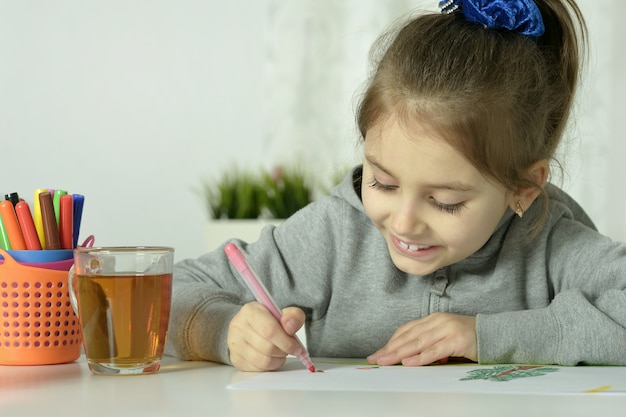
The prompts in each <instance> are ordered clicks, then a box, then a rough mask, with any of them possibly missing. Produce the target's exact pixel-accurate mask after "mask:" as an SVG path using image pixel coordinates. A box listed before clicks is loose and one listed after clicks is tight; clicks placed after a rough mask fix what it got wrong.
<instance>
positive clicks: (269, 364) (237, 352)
mask: <svg viewBox="0 0 626 417" xmlns="http://www.w3.org/2000/svg"><path fill="white" fill-rule="evenodd" d="M295 310H299V309H295ZM300 312H301V313H302V316H304V313H303V312H302V311H301V310H300ZM300 317H301V316H300V313H299V312H297V311H291V310H290V311H289V312H288V314H286V317H283V319H284V321H285V323H284V324H283V320H281V323H279V322H278V321H277V320H276V319H275V318H274V317H273V316H272V315H271V313H270V312H269V311H268V310H267V309H266V308H265V307H263V306H262V305H260V304H259V303H256V302H253V303H249V304H246V305H244V306H243V307H242V308H241V310H240V311H239V313H237V314H236V315H235V317H233V319H232V320H231V322H230V324H229V329H228V336H227V339H226V341H227V344H228V348H229V353H230V360H231V363H232V364H233V366H235V367H236V368H238V369H240V370H244V371H270V370H276V369H278V368H280V367H281V366H282V365H283V364H284V363H285V359H286V357H287V355H288V354H291V355H298V354H300V352H301V347H300V344H299V343H298V342H297V340H296V339H295V338H294V337H293V334H289V332H291V330H292V329H295V331H297V330H298V329H299V328H300V327H301V326H302V324H301V322H300V320H301V318H300ZM303 322H304V320H302V323H303ZM283 326H287V327H288V329H284V328H283Z"/></svg>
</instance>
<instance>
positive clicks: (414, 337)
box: [368, 313, 477, 366]
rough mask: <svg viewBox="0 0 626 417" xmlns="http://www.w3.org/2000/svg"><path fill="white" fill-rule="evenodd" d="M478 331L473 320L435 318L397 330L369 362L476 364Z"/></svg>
mask: <svg viewBox="0 0 626 417" xmlns="http://www.w3.org/2000/svg"><path fill="white" fill-rule="evenodd" d="M475 328H476V321H475V318H474V317H469V316H460V315H455V314H447V313H437V314H432V315H430V316H428V317H425V318H423V319H420V320H415V321H412V322H409V323H407V324H405V325H403V326H401V327H400V328H398V330H397V331H396V332H395V333H394V334H393V336H392V337H391V338H390V339H389V341H388V342H387V344H386V345H385V346H384V347H383V348H382V349H380V350H378V351H377V352H375V353H374V354H372V355H370V356H369V357H368V362H370V363H375V364H378V365H393V364H397V363H402V364H403V365H406V366H419V365H428V364H430V363H434V362H439V363H445V362H447V360H448V358H449V357H465V358H467V359H470V360H473V361H476V359H477V358H476V330H475Z"/></svg>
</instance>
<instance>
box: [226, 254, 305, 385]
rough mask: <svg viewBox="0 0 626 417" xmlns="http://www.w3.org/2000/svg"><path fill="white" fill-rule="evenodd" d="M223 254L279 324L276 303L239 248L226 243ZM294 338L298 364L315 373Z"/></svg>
mask: <svg viewBox="0 0 626 417" xmlns="http://www.w3.org/2000/svg"><path fill="white" fill-rule="evenodd" d="M224 252H226V256H228V260H229V261H230V263H231V264H233V266H234V267H235V269H237V271H238V272H239V274H240V275H241V277H242V278H243V280H244V282H245V283H246V285H247V286H248V288H249V289H250V291H252V294H254V298H256V300H257V301H258V302H259V303H261V304H263V306H264V307H265V308H267V309H268V310H269V311H270V313H272V316H274V318H276V320H278V321H279V322H280V318H281V316H282V314H281V313H280V310H279V309H278V306H277V305H276V302H275V301H274V299H273V298H272V296H271V295H270V294H269V293H268V292H267V288H265V285H263V283H262V282H261V281H260V280H259V278H258V277H257V275H256V274H255V273H254V271H253V270H252V268H251V267H250V265H249V264H248V261H246V258H245V257H244V256H243V253H241V251H240V250H239V248H238V247H237V246H235V245H233V244H232V243H228V244H227V245H226V246H225V247H224ZM294 337H295V338H296V340H297V341H298V343H300V347H302V353H300V354H299V355H298V359H300V362H302V363H303V364H304V366H306V368H307V369H308V370H309V371H310V372H315V365H313V362H311V358H310V357H309V352H308V351H307V350H306V347H305V346H304V344H302V342H301V341H300V339H298V336H294Z"/></svg>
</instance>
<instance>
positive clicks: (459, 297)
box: [168, 0, 626, 371]
mask: <svg viewBox="0 0 626 417" xmlns="http://www.w3.org/2000/svg"><path fill="white" fill-rule="evenodd" d="M440 6H441V8H442V13H441V14H432V15H423V16H419V17H416V18H414V19H412V20H410V21H408V23H406V24H405V25H404V26H403V27H401V28H400V29H399V30H398V31H396V32H394V33H393V34H390V35H387V36H383V37H382V38H381V40H380V42H379V43H378V46H379V47H380V48H382V53H381V54H380V58H379V59H378V60H377V62H376V66H375V71H374V73H373V75H372V78H371V80H370V82H369V85H368V87H367V89H366V91H365V94H364V96H363V97H362V101H361V104H360V106H359V109H358V115H357V120H358V126H359V129H360V132H361V134H362V137H363V139H364V142H363V149H364V156H363V164H362V165H361V166H358V167H356V168H354V169H353V170H352V172H350V174H349V175H348V176H347V177H346V178H345V179H344V181H343V182H342V183H341V184H340V185H339V186H338V187H337V188H336V189H335V190H334V191H333V193H332V195H331V196H329V197H327V198H324V199H321V200H319V201H317V202H315V203H313V204H311V205H309V206H308V207H306V208H305V209H303V210H301V211H299V212H298V213H296V214H295V215H294V216H292V217H291V218H290V219H288V220H287V221H286V222H285V223H283V224H282V225H281V226H279V227H277V228H273V227H271V226H270V227H267V228H266V229H264V230H263V232H262V234H261V237H260V239H259V240H258V241H257V242H255V243H252V244H247V243H245V242H242V241H239V240H235V243H236V244H237V245H238V246H240V247H241V249H242V250H243V251H244V252H245V253H246V254H247V257H248V260H249V261H250V263H251V264H252V265H253V266H254V268H255V269H256V271H257V272H258V273H259V275H260V276H261V278H262V279H264V280H265V285H266V286H267V287H268V290H269V292H270V293H271V294H273V296H274V298H275V299H276V301H277V303H278V305H280V306H292V307H288V308H285V309H284V310H283V317H282V319H281V321H280V322H278V321H277V320H275V319H274V318H273V317H272V316H271V314H270V313H269V312H268V311H267V310H266V309H265V308H264V307H262V306H261V305H260V304H258V303H256V302H252V300H253V298H252V294H250V292H249V291H248V289H247V288H246V287H245V285H244V284H243V283H242V282H241V280H240V279H239V277H238V276H237V272H236V271H235V270H234V269H233V268H232V267H231V266H230V265H229V263H228V261H227V259H226V256H225V255H224V253H223V251H222V250H217V251H215V252H213V253H209V254H207V255H204V256H202V257H200V258H198V259H196V260H186V261H183V262H181V263H179V264H178V265H177V266H176V268H175V272H174V275H175V283H174V298H173V306H172V315H171V325H170V339H169V344H170V345H169V347H168V351H169V352H170V353H173V354H175V355H178V356H180V357H181V358H184V359H205V360H212V361H218V362H223V363H230V364H232V365H234V366H236V367H237V368H239V369H242V370H249V371H263V370H274V369H278V368H279V367H280V366H281V365H282V364H283V363H284V361H285V357H286V355H288V354H292V355H298V354H299V353H300V347H299V345H298V343H297V342H296V340H295V339H294V337H293V335H294V334H295V332H296V331H297V330H298V329H299V328H300V327H301V326H302V325H303V324H304V323H306V331H307V341H308V347H309V351H310V353H311V356H313V357H367V359H368V361H369V362H370V363H373V364H379V365H391V364H396V363H402V364H404V365H409V366H413V365H425V364H429V363H433V362H445V361H446V360H447V359H448V358H450V357H458V358H465V359H468V360H471V361H477V362H479V363H535V364H538V363H542V364H562V365H575V364H598V365H600V364H607V365H609V364H612V365H626V292H625V288H626V245H624V244H622V243H617V242H613V241H611V240H610V239H608V238H607V237H604V236H602V235H600V234H599V233H598V232H597V231H595V229H594V226H593V224H592V222H591V221H590V220H589V218H588V217H587V216H586V214H585V213H584V211H583V210H582V209H581V208H580V206H579V205H578V204H577V203H576V202H575V201H573V200H572V199H571V198H570V197H569V196H567V195H566V194H565V193H564V192H563V191H561V190H560V189H558V188H557V187H555V186H553V185H551V184H549V183H548V182H547V179H548V176H549V168H550V164H549V161H551V160H552V158H553V156H554V152H555V149H556V148H557V146H558V144H559V141H560V140H561V137H562V135H563V130H564V128H565V125H566V122H567V119H568V116H569V113H570V108H571V105H572V99H573V94H574V91H575V89H576V86H577V81H578V73H579V54H580V51H581V50H582V45H581V44H579V42H582V41H584V35H585V24H584V21H583V18H582V16H581V14H580V11H579V9H578V7H577V6H576V4H575V3H574V0H535V1H533V0H519V1H515V2H512V1H505V0H491V1H490V0H450V1H446V2H442V3H441V4H440ZM577 34H579V35H580V37H581V40H579V38H578V35H577Z"/></svg>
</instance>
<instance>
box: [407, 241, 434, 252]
mask: <svg viewBox="0 0 626 417" xmlns="http://www.w3.org/2000/svg"><path fill="white" fill-rule="evenodd" d="M400 246H402V248H403V249H408V250H410V251H413V252H416V251H418V250H420V249H428V248H430V246H420V245H414V244H411V245H409V244H408V243H406V242H403V241H400Z"/></svg>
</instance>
